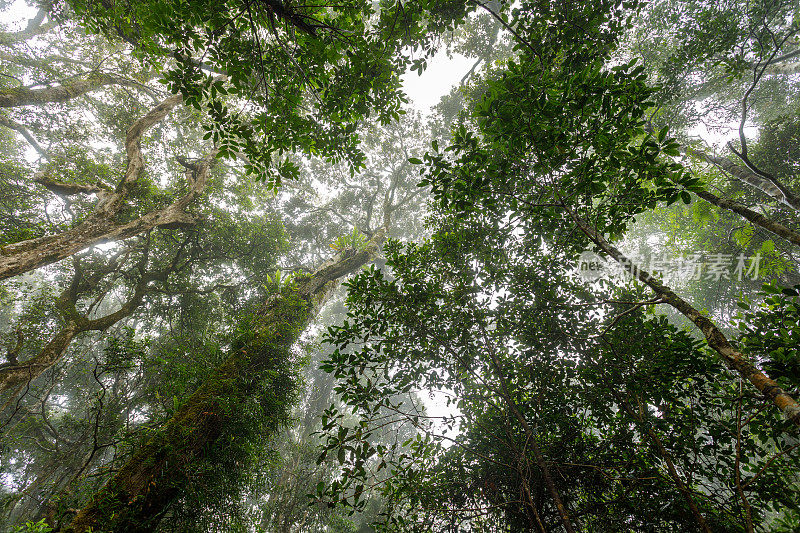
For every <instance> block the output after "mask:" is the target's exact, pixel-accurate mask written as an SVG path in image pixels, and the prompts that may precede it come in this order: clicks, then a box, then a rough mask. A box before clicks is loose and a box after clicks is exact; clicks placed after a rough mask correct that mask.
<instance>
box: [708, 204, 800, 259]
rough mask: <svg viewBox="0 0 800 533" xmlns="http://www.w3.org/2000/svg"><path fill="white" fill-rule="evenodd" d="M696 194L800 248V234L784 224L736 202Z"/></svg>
mask: <svg viewBox="0 0 800 533" xmlns="http://www.w3.org/2000/svg"><path fill="white" fill-rule="evenodd" d="M695 194H696V195H697V196H698V197H700V198H702V199H703V200H705V201H706V202H708V203H710V204H714V205H716V206H717V207H720V208H722V209H727V210H728V211H731V212H733V213H736V214H737V215H741V216H742V217H743V218H745V219H746V220H748V221H750V222H752V223H753V224H755V225H757V226H759V227H760V228H764V229H765V230H767V231H769V232H771V233H774V234H775V235H777V236H779V237H783V238H784V239H786V240H788V241H789V242H791V243H793V244H796V245H798V246H800V233H798V232H797V231H794V230H792V229H789V228H787V227H786V226H784V225H783V224H778V223H777V222H773V221H772V220H770V219H768V218H767V217H765V216H764V215H762V214H761V213H757V212H755V211H753V210H752V209H748V208H747V207H745V206H743V205H741V204H737V203H736V202H732V201H730V200H726V199H724V198H720V197H718V196H716V195H714V194H712V193H710V192H708V191H695Z"/></svg>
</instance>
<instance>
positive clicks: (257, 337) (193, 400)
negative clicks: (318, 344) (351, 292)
mask: <svg viewBox="0 0 800 533" xmlns="http://www.w3.org/2000/svg"><path fill="white" fill-rule="evenodd" d="M384 236H385V230H384V229H381V230H379V231H378V232H376V234H375V236H374V237H373V238H372V240H371V241H370V242H369V243H368V245H367V247H366V248H365V249H363V250H353V249H347V250H344V251H342V252H341V253H339V254H338V255H337V256H336V257H334V258H333V259H332V260H330V261H328V262H327V263H325V264H324V265H323V266H322V267H320V268H319V269H317V270H316V272H314V273H313V274H309V275H305V276H303V277H301V278H299V279H298V280H297V281H296V286H294V287H292V288H290V289H284V290H283V291H282V292H281V293H279V294H275V295H273V296H272V297H270V298H269V299H268V300H267V301H266V302H265V303H264V304H263V305H262V306H261V307H260V308H259V309H258V310H257V311H256V312H255V314H254V318H253V322H252V327H250V332H249V333H248V334H247V335H246V336H244V335H243V338H241V339H240V342H238V343H234V348H232V349H231V354H230V355H229V357H228V359H227V360H226V361H225V362H223V363H222V364H221V365H220V366H219V367H217V369H216V370H214V371H213V372H212V373H211V375H210V376H209V377H208V378H207V379H206V380H205V381H204V382H203V383H202V385H201V386H200V387H199V388H198V389H197V391H196V392H195V393H194V394H192V395H191V396H190V397H189V399H188V400H187V401H186V403H185V404H184V405H183V406H182V407H181V408H180V409H179V410H178V412H177V413H176V414H175V415H174V416H173V417H172V418H171V419H170V420H168V421H167V422H166V423H165V424H164V426H162V428H161V429H160V430H159V431H158V433H157V434H156V435H155V436H154V437H153V438H152V439H151V440H150V441H149V442H147V443H146V444H145V445H144V446H142V448H140V449H139V451H137V452H136V453H135V454H134V455H133V456H132V457H131V459H130V460H128V462H127V463H126V464H125V465H123V466H122V467H121V469H120V470H119V471H118V472H117V473H116V475H115V476H114V477H113V478H112V479H111V480H109V481H108V483H106V485H105V486H104V487H103V488H102V489H100V491H98V492H97V493H96V494H95V495H94V497H92V499H91V500H90V501H89V502H88V503H87V504H86V505H85V507H84V508H83V509H81V510H80V511H79V512H78V514H77V515H76V516H75V517H74V519H73V520H72V522H71V523H70V524H69V525H68V526H66V527H65V528H64V529H63V530H62V531H64V532H69V533H84V532H86V531H89V530H96V531H97V530H101V529H102V530H103V531H113V532H120V533H121V532H134V531H152V530H153V528H154V527H155V525H156V524H157V523H158V520H159V519H160V518H161V517H162V516H163V514H164V512H165V511H167V510H168V509H169V507H170V505H171V504H172V503H173V502H174V501H175V499H176V498H177V497H179V495H180V494H181V490H182V488H183V487H184V485H185V484H186V482H187V481H188V480H189V478H190V476H191V474H192V471H193V467H194V466H196V465H197V464H198V463H200V461H202V460H203V459H204V458H205V457H207V456H208V453H209V450H210V449H211V447H212V446H214V445H215V443H216V441H217V440H218V439H219V437H220V435H221V434H222V433H223V431H224V429H225V426H226V423H228V422H230V421H231V416H230V415H231V412H230V405H231V404H232V405H234V406H235V405H237V404H238V402H239V401H242V400H244V399H246V398H247V397H248V396H249V395H250V394H252V393H253V391H254V388H255V386H256V385H257V384H258V383H259V382H261V383H263V380H264V379H269V380H270V381H269V384H270V386H271V387H273V388H272V392H271V394H274V400H276V401H278V402H280V401H282V400H285V399H286V397H288V396H290V394H291V391H289V390H286V387H281V384H280V383H274V381H273V378H269V377H268V376H269V375H270V374H271V372H270V371H272V370H274V369H275V367H276V366H279V365H280V363H281V361H282V360H283V358H285V357H286V355H287V353H288V350H289V349H290V347H291V346H292V345H293V344H294V343H295V342H296V341H297V339H298V338H299V336H300V334H301V333H302V332H303V330H304V329H305V326H306V325H307V324H308V323H309V321H310V320H312V319H313V318H314V317H315V316H316V313H317V311H318V310H319V308H320V306H321V305H322V304H323V303H324V301H325V300H326V299H327V297H328V296H329V294H330V293H331V292H332V290H333V289H334V288H335V287H336V286H337V285H338V282H339V279H340V278H342V277H343V276H346V275H348V274H350V273H352V272H354V271H356V270H357V269H358V268H360V267H361V266H363V265H364V264H366V263H367V262H369V261H370V260H371V259H373V258H374V257H375V256H376V255H377V253H378V251H379V250H380V245H381V243H382V242H383V240H384ZM276 363H277V364H276ZM226 411H227V412H226Z"/></svg>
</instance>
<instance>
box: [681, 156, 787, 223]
mask: <svg viewBox="0 0 800 533" xmlns="http://www.w3.org/2000/svg"><path fill="white" fill-rule="evenodd" d="M683 151H684V153H686V155H689V156H691V157H695V158H697V159H702V160H704V161H707V162H709V163H711V164H712V165H714V166H716V167H717V168H719V169H721V170H723V171H725V172H726V173H727V174H729V175H731V176H733V177H734V178H736V179H737V180H739V181H742V182H744V183H747V184H748V185H750V186H752V187H754V188H756V189H758V190H759V191H760V192H762V193H764V194H766V195H767V196H769V197H771V198H773V199H774V200H776V201H778V202H779V203H781V204H783V205H785V206H787V207H791V208H792V209H794V210H796V211H800V198H798V197H797V196H795V195H792V194H790V195H789V196H786V195H785V194H784V192H783V191H782V190H781V189H779V188H778V187H776V186H775V185H774V184H772V183H770V182H769V181H768V180H766V179H764V178H763V177H761V176H759V175H758V174H756V173H754V172H752V171H751V170H750V169H748V168H746V167H741V166H739V165H737V164H735V163H733V162H732V161H731V160H730V159H728V158H726V157H719V156H715V155H711V154H709V153H708V152H705V151H703V150H700V149H698V148H694V147H691V146H685V147H683Z"/></svg>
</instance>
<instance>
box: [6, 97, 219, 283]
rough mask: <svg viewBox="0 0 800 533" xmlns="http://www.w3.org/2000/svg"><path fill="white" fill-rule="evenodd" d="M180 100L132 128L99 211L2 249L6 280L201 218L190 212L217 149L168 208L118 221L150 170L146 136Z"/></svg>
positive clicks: (166, 102)
mask: <svg viewBox="0 0 800 533" xmlns="http://www.w3.org/2000/svg"><path fill="white" fill-rule="evenodd" d="M180 101H181V96H180V95H176V96H171V97H169V98H167V99H166V100H164V101H163V102H162V103H161V104H159V105H158V106H156V107H154V108H153V109H152V110H151V111H150V112H149V113H147V115H145V116H144V117H142V118H141V119H139V120H138V121H136V123H135V124H134V125H133V126H132V127H131V128H130V130H129V131H128V135H127V138H126V141H125V151H126V153H127V155H128V167H127V169H126V171H125V174H124V176H123V177H122V179H121V180H120V182H119V184H118V185H117V187H116V189H115V190H114V191H110V192H108V193H106V194H102V195H101V196H102V197H101V198H100V199H99V201H98V203H97V205H96V206H95V208H94V211H93V212H92V213H91V214H90V215H89V216H88V217H86V219H84V220H83V221H82V222H81V223H80V224H78V225H77V226H75V227H74V228H71V229H69V230H67V231H65V232H63V233H60V234H57V235H47V236H44V237H37V238H35V239H29V240H26V241H22V242H19V243H14V244H10V245H8V246H5V247H3V248H0V279H6V278H9V277H11V276H16V275H18V274H21V273H23V272H28V271H30V270H33V269H35V268H39V267H41V266H44V265H48V264H50V263H54V262H56V261H60V260H62V259H64V258H66V257H69V256H71V255H72V254H74V253H76V252H78V251H80V250H83V249H85V248H86V247H88V246H91V245H93V244H98V243H101V242H108V241H112V240H117V239H124V238H127V237H132V236H134V235H138V234H140V233H142V232H144V231H147V230H149V229H152V228H154V227H157V226H166V227H175V226H180V225H187V224H193V223H194V222H195V217H194V216H193V215H191V214H189V213H186V212H185V211H184V210H185V208H186V207H187V206H188V205H189V204H190V203H191V202H192V201H193V200H194V199H195V198H197V196H198V195H199V194H200V193H201V192H202V190H203V188H204V187H205V184H206V180H207V178H208V171H209V168H210V166H211V163H212V161H213V158H214V155H215V154H216V152H212V154H211V155H209V157H207V158H205V159H203V160H202V161H201V162H199V163H197V166H196V167H195V168H194V169H193V170H191V171H190V172H187V179H188V180H189V190H188V192H187V193H186V194H185V195H184V196H182V197H181V198H178V199H177V200H175V201H174V202H173V203H172V204H170V205H169V206H167V207H164V208H162V209H158V210H155V211H151V212H149V213H147V214H145V215H143V216H141V217H139V218H137V219H134V220H132V221H130V222H127V223H123V222H119V221H118V220H117V215H118V214H119V213H120V211H121V210H122V208H123V207H124V206H125V205H126V199H127V196H128V193H129V191H130V189H131V188H132V187H133V185H134V184H135V183H136V180H137V179H138V178H139V176H140V174H141V172H142V170H143V168H144V160H143V157H142V150H141V137H142V135H143V134H144V132H145V131H146V130H147V129H148V128H150V127H152V126H153V125H154V124H156V123H157V122H159V121H161V120H162V119H163V118H164V117H165V116H166V115H167V113H169V112H170V111H171V110H172V109H173V108H174V107H175V106H177V105H178V104H179V103H180Z"/></svg>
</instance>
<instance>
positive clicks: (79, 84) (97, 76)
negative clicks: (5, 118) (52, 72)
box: [0, 72, 142, 107]
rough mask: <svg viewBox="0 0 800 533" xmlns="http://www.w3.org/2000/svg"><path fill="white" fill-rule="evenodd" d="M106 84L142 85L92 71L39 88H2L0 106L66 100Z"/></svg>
mask: <svg viewBox="0 0 800 533" xmlns="http://www.w3.org/2000/svg"><path fill="white" fill-rule="evenodd" d="M107 85H122V86H126V87H135V88H140V87H141V86H142V85H141V83H139V82H136V81H133V80H129V79H127V78H123V77H122V76H116V75H114V74H107V73H104V72H94V73H91V74H89V75H88V76H86V77H85V78H80V79H75V80H70V81H65V82H64V83H62V84H61V85H57V86H55V87H43V88H41V89H32V88H30V87H17V88H13V89H4V90H2V91H0V107H20V106H29V105H42V104H52V103H60V102H66V101H69V100H72V99H73V98H77V97H78V96H81V95H83V94H86V93H88V92H90V91H94V90H96V89H99V88H101V87H105V86H107Z"/></svg>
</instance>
